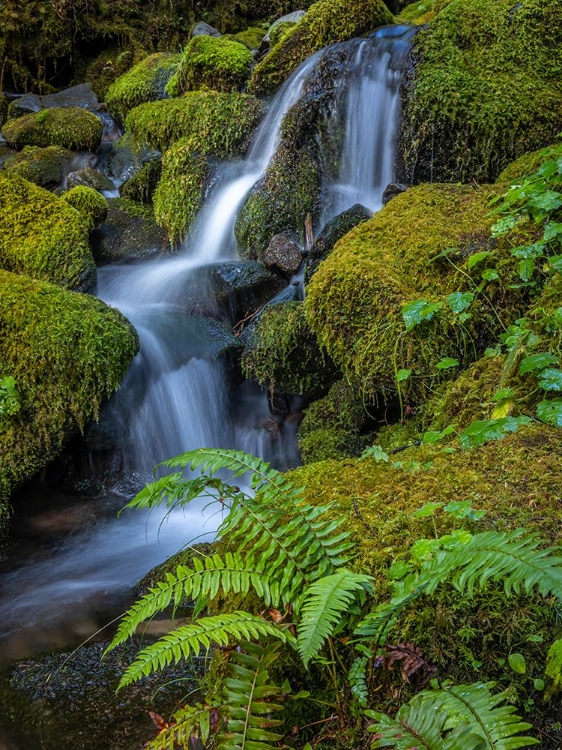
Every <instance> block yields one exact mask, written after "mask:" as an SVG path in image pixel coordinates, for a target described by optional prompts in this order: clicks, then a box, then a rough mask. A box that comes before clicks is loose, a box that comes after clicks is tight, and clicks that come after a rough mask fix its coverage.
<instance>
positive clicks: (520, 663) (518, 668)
mask: <svg viewBox="0 0 562 750" xmlns="http://www.w3.org/2000/svg"><path fill="white" fill-rule="evenodd" d="M507 660H508V662H509V666H510V667H511V668H512V669H513V671H514V672H517V674H525V673H526V671H527V662H526V661H525V657H524V656H523V654H517V653H516V654H510V655H509V656H508V659H507Z"/></svg>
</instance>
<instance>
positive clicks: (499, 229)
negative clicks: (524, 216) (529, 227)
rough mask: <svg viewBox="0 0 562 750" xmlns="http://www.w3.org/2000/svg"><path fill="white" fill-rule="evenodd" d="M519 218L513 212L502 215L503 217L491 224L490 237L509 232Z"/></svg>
mask: <svg viewBox="0 0 562 750" xmlns="http://www.w3.org/2000/svg"><path fill="white" fill-rule="evenodd" d="M519 220H520V217H519V216H516V215H514V214H510V215H509V216H504V218H503V219H500V220H499V221H498V222H496V223H495V224H494V225H493V226H492V237H499V236H500V235H502V234H505V233H506V232H509V230H510V229H513V227H514V226H515V225H516V224H517V223H518V222H519Z"/></svg>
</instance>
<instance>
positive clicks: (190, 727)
mask: <svg viewBox="0 0 562 750" xmlns="http://www.w3.org/2000/svg"><path fill="white" fill-rule="evenodd" d="M220 708H222V706H204V705H202V704H201V703H196V704H195V705H194V706H182V708H180V709H179V710H178V711H176V712H175V713H174V716H173V722H172V723H171V724H170V725H169V726H168V727H166V728H165V729H163V730H162V731H161V732H159V733H158V735H157V736H156V737H155V738H154V739H153V740H151V741H150V742H148V743H147V744H146V745H145V746H144V747H145V749H146V750H170V748H182V750H189V748H191V747H192V743H191V742H190V740H191V739H192V737H193V736H195V737H197V738H199V739H201V740H202V741H203V742H204V743H206V742H207V740H208V739H209V735H210V733H211V729H212V724H213V721H216V718H215V717H217V712H218V711H219V709H220Z"/></svg>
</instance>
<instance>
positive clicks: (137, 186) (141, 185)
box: [119, 158, 162, 203]
mask: <svg viewBox="0 0 562 750" xmlns="http://www.w3.org/2000/svg"><path fill="white" fill-rule="evenodd" d="M161 176H162V159H161V158H158V159H151V160H150V161H148V162H146V164H143V165H142V167H141V168H140V169H139V170H138V172H135V174H133V175H132V177H129V178H128V179H127V180H125V182H124V183H123V184H122V185H121V187H120V188H119V194H120V195H121V197H122V198H128V199H129V200H132V201H136V202H137V203H152V200H153V197H154V192H155V190H156V188H157V187H158V183H159V181H160V177H161Z"/></svg>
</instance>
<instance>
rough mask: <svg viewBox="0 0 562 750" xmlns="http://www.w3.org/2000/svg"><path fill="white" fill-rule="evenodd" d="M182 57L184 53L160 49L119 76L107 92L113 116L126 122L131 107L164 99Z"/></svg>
mask: <svg viewBox="0 0 562 750" xmlns="http://www.w3.org/2000/svg"><path fill="white" fill-rule="evenodd" d="M180 60H181V55H178V54H172V53H168V52H158V53H156V54H154V55H149V56H148V57H147V58H145V59H144V60H142V62H140V63H138V64H137V65H135V66H134V67H132V68H131V69H130V70H128V71H127V72H126V73H124V74H123V75H122V76H119V78H117V80H116V81H115V82H114V83H112V84H111V86H110V87H109V89H108V91H107V93H106V95H105V103H106V104H107V108H108V109H109V111H110V112H111V114H112V116H113V117H114V118H115V119H117V120H119V121H120V122H123V121H124V120H125V117H126V116H127V114H128V113H129V112H130V111H131V109H133V108H134V107H137V106H138V105H139V104H144V103H145V102H152V101H156V100H158V99H164V98H165V97H166V84H167V83H168V81H169V80H170V76H171V75H172V74H173V73H174V71H175V70H176V68H177V67H178V65H179V63H180Z"/></svg>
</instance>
